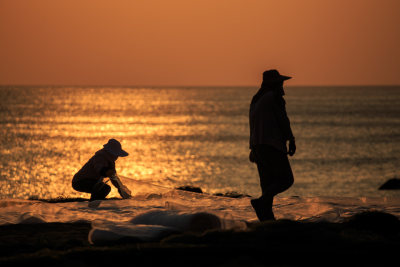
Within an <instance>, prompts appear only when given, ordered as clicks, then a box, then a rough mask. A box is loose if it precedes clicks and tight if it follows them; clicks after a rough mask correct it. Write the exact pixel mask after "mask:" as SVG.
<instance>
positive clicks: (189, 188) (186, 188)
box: [176, 185, 203, 194]
mask: <svg viewBox="0 0 400 267" xmlns="http://www.w3.org/2000/svg"><path fill="white" fill-rule="evenodd" d="M176 189H179V190H183V191H189V192H194V193H200V194H202V193H203V190H201V188H200V187H196V186H191V185H184V186H179V187H177V188H176Z"/></svg>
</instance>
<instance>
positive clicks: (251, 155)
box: [249, 149, 256, 163]
mask: <svg viewBox="0 0 400 267" xmlns="http://www.w3.org/2000/svg"><path fill="white" fill-rule="evenodd" d="M249 160H250V162H252V163H255V162H256V155H255V154H254V151H253V149H252V150H250V154H249Z"/></svg>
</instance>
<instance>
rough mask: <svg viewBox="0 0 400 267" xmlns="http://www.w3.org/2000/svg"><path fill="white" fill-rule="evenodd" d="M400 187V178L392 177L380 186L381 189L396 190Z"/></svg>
mask: <svg viewBox="0 0 400 267" xmlns="http://www.w3.org/2000/svg"><path fill="white" fill-rule="evenodd" d="M394 189H400V179H399V178H392V179H389V180H387V181H386V182H385V183H384V184H383V185H381V186H380V187H379V190H394Z"/></svg>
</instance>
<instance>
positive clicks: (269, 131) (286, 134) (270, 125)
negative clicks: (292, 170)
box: [249, 89, 294, 153]
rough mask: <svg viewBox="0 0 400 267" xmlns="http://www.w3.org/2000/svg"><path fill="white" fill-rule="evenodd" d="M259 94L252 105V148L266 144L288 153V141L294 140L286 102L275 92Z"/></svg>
mask: <svg viewBox="0 0 400 267" xmlns="http://www.w3.org/2000/svg"><path fill="white" fill-rule="evenodd" d="M264 90H266V91H263V92H259V93H257V94H256V95H255V96H254V97H253V99H252V101H251V104H250V112H249V122H250V148H254V146H256V145H260V144H266V145H271V146H273V147H275V148H276V149H278V150H280V151H282V152H284V153H287V147H286V141H287V140H290V139H293V138H294V137H293V133H292V130H291V128H290V121H289V118H288V116H287V113H286V108H285V100H284V99H283V97H282V96H278V95H277V93H276V92H275V91H273V90H268V89H264Z"/></svg>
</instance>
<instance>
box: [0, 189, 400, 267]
mask: <svg viewBox="0 0 400 267" xmlns="http://www.w3.org/2000/svg"><path fill="white" fill-rule="evenodd" d="M183 193H186V192H183ZM202 195H203V194H198V195H197V196H198V198H199V199H200V200H199V199H198V200H197V201H198V202H200V203H203V204H204V200H201V196H202ZM203 197H204V198H210V196H203ZM218 199H220V200H219V201H226V202H225V203H232V202H231V201H233V203H235V205H236V204H237V203H239V202H240V201H245V202H247V201H248V199H247V198H238V199H234V198H227V197H220V198H218ZM163 200H165V199H163ZM355 200H356V199H352V201H353V202H352V203H353V204H354V203H356V202H355ZM58 201H59V202H57V200H52V201H43V200H36V201H33V200H26V201H22V202H23V203H26V202H28V203H30V204H31V205H33V206H34V207H36V208H37V207H40V205H41V204H42V205H43V206H42V208H43V209H45V210H47V211H48V212H49V213H47V215H46V213H42V214H41V215H38V214H39V213H38V214H36V217H35V215H34V214H33V213H31V214H30V217H29V216H28V215H27V214H26V213H25V215H24V218H25V220H24V221H19V222H18V223H3V225H0V264H1V266H22V265H26V264H29V265H32V264H37V265H39V266H110V265H115V264H118V265H127V264H131V265H134V266H159V265H167V266H170V265H171V266H187V265H190V266H317V265H318V266H321V265H323V266H327V265H328V266H339V265H340V266H350V265H351V266H367V265H368V266H389V265H390V264H392V262H393V260H395V261H396V260H397V259H396V255H397V254H396V251H397V250H398V248H399V245H400V221H399V218H398V215H397V211H398V209H399V208H398V205H397V204H396V205H394V204H393V203H397V202H396V201H394V202H391V203H392V207H389V205H387V204H388V202H386V206H387V207H388V209H387V211H389V212H385V211H384V210H382V209H381V210H379V206H378V205H376V203H378V202H372V201H370V202H368V201H364V202H365V203H364V207H361V206H360V205H358V206H355V205H349V204H351V201H349V199H347V200H345V199H339V198H338V199H336V204H335V203H333V202H332V201H334V198H330V199H329V201H331V204H332V206H335V207H336V208H337V209H342V210H343V207H344V206H345V205H344V203H347V206H348V207H350V206H351V207H352V208H351V211H352V212H350V208H349V209H348V210H347V212H348V215H347V216H342V217H340V219H338V218H336V219H335V218H334V217H332V214H333V213H335V212H333V211H329V210H325V213H324V212H322V213H321V214H324V215H323V216H322V215H321V214H320V215H321V216H319V217H318V216H314V217H312V216H311V217H310V218H308V219H305V220H302V219H290V218H285V217H287V216H285V215H284V214H285V213H284V210H285V209H286V212H287V213H289V211H294V210H296V209H299V210H301V209H302V208H303V209H304V205H305V204H306V203H307V202H308V203H309V204H310V203H311V204H312V203H314V204H313V205H314V210H318V209H320V208H321V207H323V206H324V205H327V204H326V203H328V202H329V201H327V200H325V204H323V203H322V200H321V199H320V200H319V202H318V201H316V200H315V199H314V200H312V199H307V198H305V199H301V201H298V202H297V203H296V204H294V202H293V200H292V202H291V204H287V205H286V206H284V204H283V203H289V202H290V200H289V199H284V198H282V199H280V200H279V201H278V204H280V205H281V208H280V211H279V212H278V213H277V215H278V220H276V221H268V222H263V223H259V222H257V221H256V220H247V224H246V227H245V228H243V227H242V228H237V227H236V228H235V227H231V228H229V227H227V228H225V229H210V230H206V231H202V232H190V231H187V232H179V233H171V234H166V235H163V236H161V237H160V238H157V239H154V240H151V241H148V242H146V241H143V240H140V239H139V238H135V237H132V236H127V237H125V238H121V239H119V240H117V241H112V242H111V241H107V242H103V243H101V242H98V243H96V244H90V243H89V240H88V235H89V232H90V231H91V229H92V227H93V221H92V222H91V221H90V220H88V218H90V216H88V217H87V218H82V219H81V220H77V217H75V218H74V219H72V218H73V216H78V217H79V216H82V214H84V212H87V213H89V209H83V208H82V210H80V211H79V212H76V211H75V212H76V213H73V212H71V210H73V208H71V207H70V208H69V209H70V210H69V211H68V210H66V208H65V207H67V205H71V206H73V207H75V208H76V207H78V206H79V205H82V207H83V206H86V207H87V205H88V202H87V200H84V199H80V200H77V199H70V200H68V199H67V200H65V199H64V200H58ZM124 201H125V200H118V199H115V200H109V201H106V202H105V203H103V204H101V205H103V206H100V207H103V210H101V209H100V208H98V210H93V211H92V213H91V214H92V215H91V217H92V218H95V217H94V216H93V214H95V213H96V212H98V213H102V212H103V213H104V214H106V215H108V217H109V219H110V220H112V219H114V221H118V218H117V217H116V215H115V214H116V213H113V210H114V211H115V212H118V213H120V214H123V213H126V212H127V211H126V210H124V208H123V207H124V205H125V204H124ZM130 201H138V200H130ZM148 201H150V202H149V203H148V204H150V203H151V205H154V204H155V202H154V199H152V200H148ZM312 201H314V202H312ZM340 201H341V202H340ZM381 201H382V200H381ZM5 203H7V202H5V201H4V200H3V201H2V205H1V206H2V212H1V214H2V217H3V219H4V217H5V216H6V215H7V214H9V215H10V214H12V213H11V212H10V209H12V210H14V213H13V214H16V213H17V211H18V210H21V211H22V210H23V207H24V206H23V205H22V204H20V205H19V206H15V205H14V206H13V205H11V204H10V202H8V204H7V205H8V206H7V205H6V204H5ZM131 203H132V202H131ZM217 203H218V202H217V201H216V200H215V201H214V202H212V204H213V205H216V204H217ZM316 203H319V204H318V205H317V204H316ZM338 203H341V204H340V205H339V204H338ZM14 204H15V203H14ZM219 204H220V203H219ZM62 205H64V206H63V207H64V208H63V209H62V210H63V212H61V209H60V208H59V207H60V206H62ZM107 205H108V206H107ZM302 205H303V207H302ZM368 205H370V206H368ZM6 206H7V207H6ZM383 206H384V205H383ZM16 207H19V208H16ZM57 207H58V208H57ZM181 207H182V206H181ZM183 207H184V206H183ZM285 207H286V208H285ZM289 207H290V208H289ZM318 207H319V208H318ZM374 207H375V208H374ZM25 208H26V207H25ZM52 208H53V210H52V212H53V215H54V214H59V222H55V221H51V220H50V219H49V218H55V216H53V217H51V216H50V210H51V209H52ZM131 208H132V207H131ZM175 208H176V207H175ZM219 208H221V207H219ZM225 208H226V209H229V207H225ZM7 209H8V210H7ZM151 209H152V210H154V209H158V210H165V207H158V208H157V207H156V206H151ZM246 209H247V208H246ZM246 209H244V210H246ZM145 210H149V209H147V208H144V207H142V211H145ZM278 210H279V209H278ZM307 210H308V212H311V211H312V210H313V209H311V208H310V207H308V209H307ZM247 211H248V212H249V213H251V210H250V209H249V210H247ZM321 211H323V210H321ZM390 211H392V213H394V214H396V215H394V214H391V212H390ZM225 212H226V210H225ZM240 213H243V211H241V212H240ZM68 214H69V217H68V216H67V215H68ZM316 214H317V212H316ZM336 214H338V212H336ZM343 214H344V213H342V215H343ZM317 215H318V214H317ZM21 218H22V217H21ZM39 218H41V220H39ZM66 218H69V219H68V220H67V219H66ZM232 218H233V219H234V220H236V221H243V220H240V218H239V217H238V216H237V215H236V214H235V213H234V212H233V216H231V217H229V219H232ZM248 218H250V217H248ZM225 219H226V217H225ZM46 220H48V221H46ZM99 220H100V221H101V220H104V219H101V216H100V217H97V219H96V220H95V219H94V221H99ZM121 221H122V220H119V222H121ZM3 222H4V221H3Z"/></svg>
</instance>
